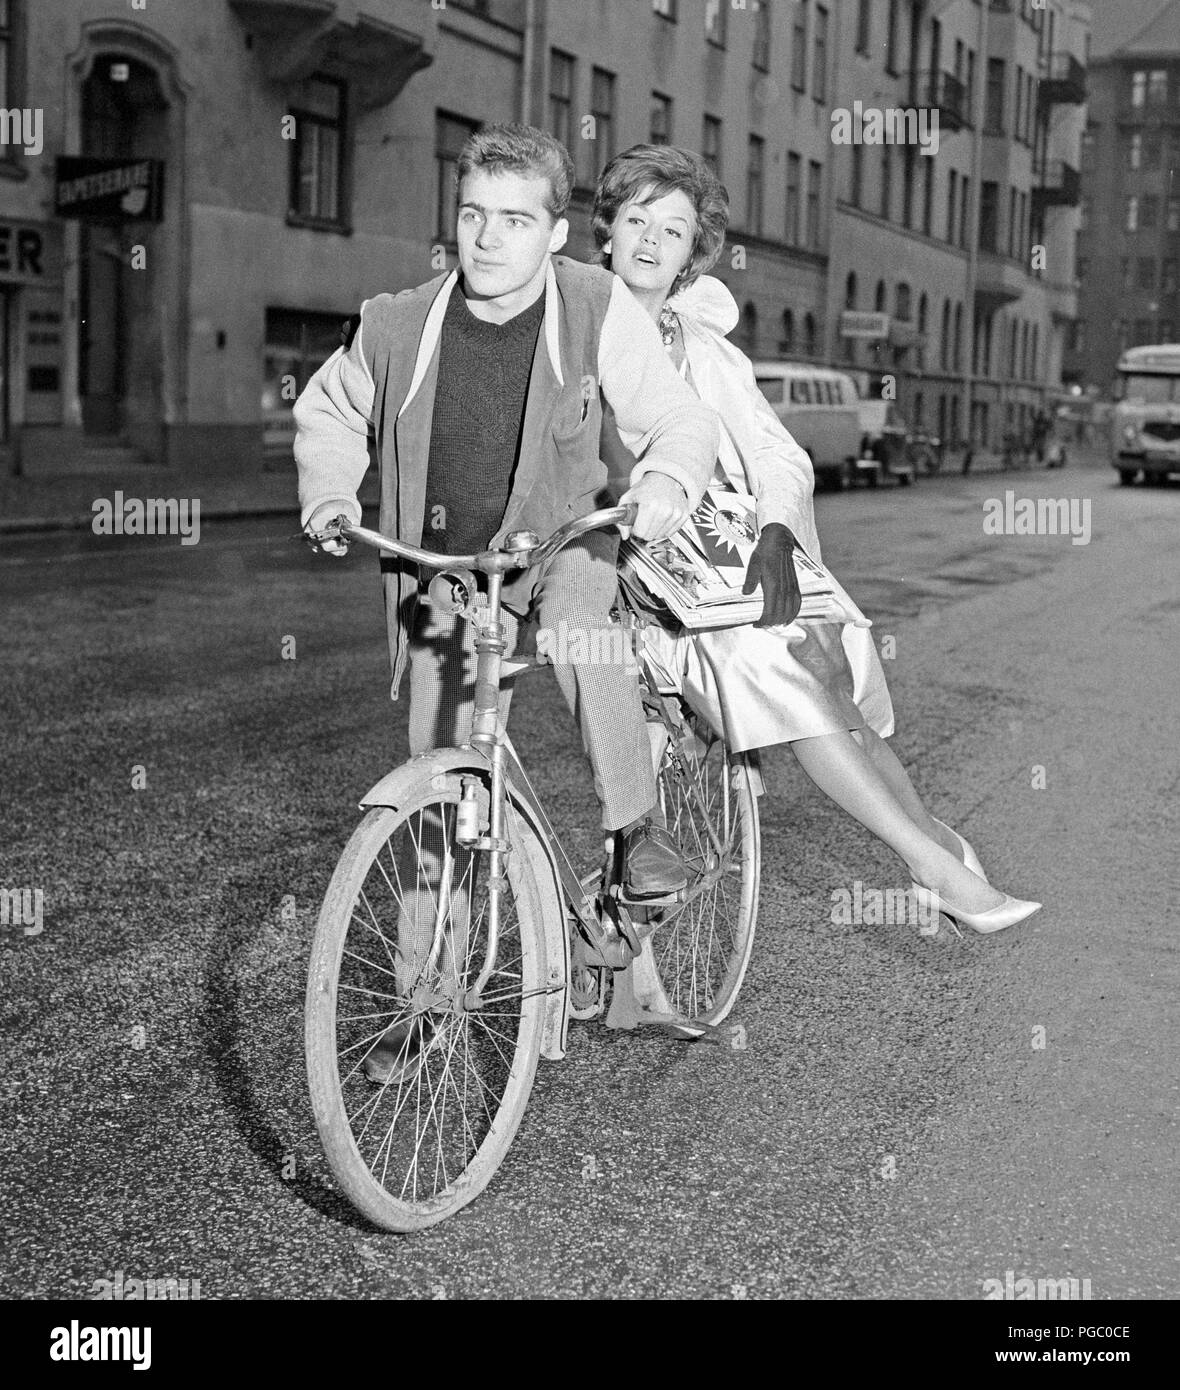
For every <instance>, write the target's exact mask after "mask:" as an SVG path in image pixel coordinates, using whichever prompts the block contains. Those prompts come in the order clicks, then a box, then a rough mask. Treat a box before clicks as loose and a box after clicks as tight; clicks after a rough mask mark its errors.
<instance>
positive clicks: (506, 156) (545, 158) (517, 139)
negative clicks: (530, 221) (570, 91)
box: [455, 122, 574, 222]
mask: <svg viewBox="0 0 1180 1390" xmlns="http://www.w3.org/2000/svg"><path fill="white" fill-rule="evenodd" d="M473 169H486V170H487V171H488V172H489V173H492V174H499V173H513V174H524V175H525V176H526V177H527V178H534V179H545V180H546V181H547V182H548V184H549V194H548V197H546V199H545V208H546V211H547V212H548V213H549V215H550V217H552V218H553V220H554V222H556V221H558V219H559V218H562V217H564V216H565V214H566V211H567V210H568V208H569V205H570V194H571V193H572V191H573V187H574V161H573V160H572V159H571V158H570V155H569V151H568V150H567V149H566V147H565V146H564V145H563V144H562V143H561V141H560V140H555V139H554V138H553V136H552V135H550V134H549V132H548V131H546V130H538V129H537V127H536V126H532V125H519V124H517V123H515V122H511V123H509V122H505V123H503V124H500V125H487V126H484V127H483V129H482V130H477V131H476V132H475V134H474V135H472V136H471V137H470V139H469V140H468V141H467V143H466V144H465V145H464V146H463V148H462V150H461V151H460V152H459V164H458V167H457V169H456V171H455V187H456V190H458V189H460V188H461V187H462V186H463V180H464V179H465V178H466V177H467V175H468V174H470V173H471V172H472V170H473Z"/></svg>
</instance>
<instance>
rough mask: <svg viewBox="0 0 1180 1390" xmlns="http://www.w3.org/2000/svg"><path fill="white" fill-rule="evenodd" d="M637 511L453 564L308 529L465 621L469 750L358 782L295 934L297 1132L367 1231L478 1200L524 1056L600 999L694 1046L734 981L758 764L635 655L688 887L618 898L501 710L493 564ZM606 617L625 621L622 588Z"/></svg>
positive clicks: (530, 1074)
mask: <svg viewBox="0 0 1180 1390" xmlns="http://www.w3.org/2000/svg"><path fill="white" fill-rule="evenodd" d="M634 515H635V507H634V505H631V506H626V507H613V508H608V509H605V510H601V511H597V512H593V513H591V514H590V515H589V516H586V517H583V518H581V519H580V520H576V521H572V522H569V523H567V524H566V525H564V526H562V527H560V528H559V529H558V530H557V531H556V532H554V534H553V535H552V536H551V537H549V539H548V540H547V541H545V542H544V543H543V544H542V543H540V541H539V539H538V537H537V536H536V535H535V534H534V533H532V532H515V533H513V534H512V535H510V536H508V537H507V538H506V540H505V546H504V549H502V550H486V551H483V552H481V553H479V554H478V555H467V556H454V555H440V554H435V553H433V552H430V551H427V550H423V549H421V548H420V547H418V546H412V545H407V544H404V543H402V542H400V541H396V540H394V539H392V538H390V537H387V536H383V535H381V534H380V533H379V532H376V531H370V530H368V529H366V528H364V527H361V526H358V525H355V524H353V523H352V522H350V521H349V520H348V519H347V518H345V517H338V518H336V519H335V520H334V521H333V522H332V523H330V524H329V526H328V527H326V528H325V529H324V530H323V531H320V532H318V533H316V534H315V535H313V536H311V537H310V538H309V539H311V540H312V541H313V543H316V542H323V541H325V540H329V539H338V540H342V541H344V542H345V543H346V544H347V543H349V542H350V541H352V540H358V541H362V542H364V543H366V544H368V545H371V546H374V547H376V548H377V549H379V550H381V551H382V552H383V553H385V554H390V555H395V556H399V557H401V558H402V559H403V560H406V561H410V562H413V563H416V564H418V565H419V566H420V567H427V568H433V569H437V570H438V571H439V573H438V575H436V576H435V578H434V580H433V581H432V583H431V586H430V594H431V597H432V600H433V601H434V602H436V603H439V604H440V605H441V606H442V608H443V611H445V612H449V613H454V614H461V615H462V617H463V620H464V621H467V622H471V623H474V625H475V630H476V638H475V650H476V653H477V674H476V686H475V689H476V695H475V708H474V714H473V716H472V722H471V732H470V735H469V737H468V740H467V741H466V742H465V743H463V744H462V745H460V746H458V747H452V748H443V749H435V750H434V751H432V752H428V753H425V754H422V755H420V756H418V757H415V758H411V759H410V760H409V761H408V762H407V763H405V764H403V765H402V766H401V767H400V768H398V769H396V770H395V771H393V772H391V773H389V774H388V775H387V776H385V777H383V778H381V780H380V781H378V782H377V784H376V785H375V786H374V787H372V788H371V789H370V790H369V791H368V792H367V793H366V794H365V796H364V797H363V798H362V801H361V808H362V809H363V810H364V811H365V815H364V817H363V819H362V820H361V822H360V824H359V825H358V826H357V828H356V830H355V831H354V832H353V835H352V837H351V839H350V840H349V841H348V844H347V845H346V846H345V849H344V851H343V854H342V855H341V857H340V861H339V863H338V864H337V866H336V869H335V872H334V873H333V875H332V879H331V881H330V883H329V885H328V889H327V892H326V894H325V897H324V902H323V906H322V908H321V911H320V914H319V920H318V923H317V926H316V931H315V937H314V940H313V943H312V951H311V962H310V966H309V971H308V983H307V996H306V1009H305V1043H306V1052H307V1068H308V1082H309V1087H310V1091H311V1099H312V1107H313V1109H314V1111H315V1118H316V1125H317V1128H318V1131H319V1134H320V1139H321V1142H322V1144H323V1147H324V1152H325V1154H326V1156H327V1159H328V1162H329V1164H330V1166H331V1168H332V1171H333V1173H334V1174H335V1176H336V1179H337V1181H338V1182H339V1183H340V1185H341V1187H342V1188H343V1189H344V1191H345V1193H346V1195H347V1196H348V1198H349V1199H350V1200H351V1202H352V1203H353V1204H354V1205H355V1206H356V1207H357V1208H358V1209H359V1210H360V1211H361V1212H363V1213H364V1214H365V1215H366V1216H367V1217H369V1219H370V1220H372V1221H374V1222H375V1223H376V1224H377V1225H379V1226H382V1227H384V1228H385V1229H388V1230H392V1231H402V1232H405V1231H412V1230H418V1229H421V1228H424V1227H427V1226H431V1225H434V1224H436V1223H437V1222H439V1221H442V1220H445V1219H446V1218H447V1217H449V1216H451V1215H453V1214H454V1213H455V1212H457V1211H459V1210H460V1209H461V1208H462V1207H464V1206H466V1205H467V1203H469V1202H470V1201H472V1200H473V1199H474V1198H475V1197H476V1196H478V1195H479V1193H480V1192H481V1191H483V1189H484V1188H485V1187H486V1185H487V1184H488V1182H489V1181H490V1180H491V1178H492V1177H493V1175H494V1174H495V1172H496V1170H497V1168H498V1167H499V1165H500V1163H501V1161H502V1160H503V1158H504V1156H505V1154H506V1153H507V1151H508V1148H509V1146H510V1144H511V1142H512V1139H513V1137H514V1135H515V1133H516V1130H517V1127H518V1126H519V1124H520V1121H521V1118H522V1116H523V1114H524V1111H525V1107H526V1105H527V1103H528V1098H529V1093H530V1091H531V1088H532V1084H533V1080H534V1077H535V1074H536V1070H537V1066H538V1062H539V1059H540V1058H541V1057H544V1058H546V1059H547V1060H550V1061H557V1060H560V1059H561V1058H562V1057H563V1056H564V1055H565V1050H566V1040H567V1033H568V1027H569V1022H570V1019H571V1018H578V1019H594V1018H602V1017H603V1016H604V1015H606V1014H607V996H608V993H609V994H610V995H611V1003H610V1015H609V1016H608V1017H607V1022H608V1024H610V1023H612V1022H613V1023H614V1024H615V1026H622V1027H628V1026H634V1025H635V1023H636V1022H637V1021H640V1020H641V1019H642V1018H643V1017H650V1018H654V1019H657V1020H659V1019H664V1020H666V1021H667V1023H668V1024H669V1026H670V1027H671V1028H672V1030H673V1031H678V1032H679V1034H680V1035H681V1036H693V1035H695V1034H697V1033H704V1032H708V1031H710V1030H715V1029H716V1027H717V1025H718V1024H719V1023H721V1022H722V1020H724V1019H725V1018H726V1016H727V1015H728V1014H729V1012H730V1010H731V1009H732V1008H733V1005H734V1003H735V1001H736V999H737V995H738V991H739V990H740V988H741V985H742V980H743V978H744V976H745V973H746V968H747V966H748V964H749V960H750V952H751V949H752V946H753V940H754V928H755V923H756V920H757V912H758V882H759V868H760V840H759V824H758V800H757V798H758V795H759V794H760V793H761V790H762V786H761V780H760V777H759V774H758V769H757V764H756V762H755V761H754V759H753V758H752V757H751V756H749V755H746V754H732V753H730V752H729V751H728V750H727V749H726V747H725V745H724V742H723V740H722V739H721V738H720V737H719V736H718V735H717V734H716V733H714V732H713V731H712V730H711V729H710V728H709V727H708V725H707V724H705V723H704V722H703V721H702V720H701V719H699V718H698V717H697V716H696V715H695V714H694V713H693V712H692V710H691V709H690V708H689V707H688V705H687V704H686V703H685V702H684V700H683V699H682V698H681V697H680V696H679V695H678V694H676V693H674V692H671V691H669V690H667V689H664V688H661V685H660V682H659V679H658V677H657V674H656V671H655V669H654V668H653V666H652V663H651V662H650V661H649V659H648V657H647V655H646V653H644V652H642V651H641V652H640V653H639V656H638V662H639V670H640V687H641V693H642V698H643V701H644V708H645V711H646V713H647V719H648V724H647V727H648V732H649V737H650V741H651V747H652V757H653V766H654V767H655V768H656V772H657V786H658V793H659V802H660V807H661V809H662V811H663V812H664V815H665V818H666V821H667V825H668V829H669V832H670V833H671V834H672V836H673V839H674V840H675V842H676V843H677V846H678V848H679V849H680V851H681V854H682V855H683V857H684V860H685V863H686V867H687V871H688V872H687V877H688V885H687V887H686V888H685V889H683V890H681V891H680V892H679V893H676V894H673V895H671V896H669V897H667V898H661V899H654V900H653V899H643V900H632V899H628V897H627V896H626V894H625V892H624V891H623V888H622V886H621V885H619V884H616V883H606V882H604V881H603V875H602V873H601V870H596V871H591V872H587V873H579V871H578V870H577V868H576V867H575V866H574V864H573V863H572V862H571V860H570V858H569V856H568V855H567V854H566V852H565V849H564V848H563V846H562V844H561V841H560V839H559V837H558V835H557V833H556V832H555V830H554V828H553V826H552V824H551V822H550V820H549V818H548V816H547V814H546V812H545V810H544V807H543V806H542V804H541V800H540V797H539V796H538V794H537V792H536V789H535V788H534V787H533V785H532V783H531V782H530V781H529V778H528V776H527V774H526V773H525V770H524V768H523V767H522V766H521V763H520V761H519V759H518V757H517V755H516V751H515V749H514V748H513V746H512V743H511V740H510V739H509V737H508V734H507V730H506V728H505V727H504V726H503V724H502V723H501V720H500V717H499V707H500V698H499V697H500V691H501V685H502V683H503V682H504V681H506V680H509V679H515V678H516V677H518V676H519V675H521V674H523V673H525V672H526V671H528V670H531V669H537V668H539V666H540V665H541V664H542V663H541V661H540V660H539V659H534V658H531V657H527V656H525V657H512V658H507V657H506V656H505V649H506V636H505V627H504V623H503V621H502V617H501V606H500V605H501V590H502V585H503V580H504V575H505V574H507V573H509V572H510V571H512V570H515V569H520V568H526V567H528V566H531V565H540V564H544V563H545V562H546V561H547V560H548V559H549V558H551V557H552V556H553V555H554V554H556V553H557V551H558V550H559V549H560V548H561V547H562V546H563V545H566V544H568V543H569V542H570V541H572V540H575V539H576V538H577V537H578V536H580V535H583V534H584V533H585V532H587V531H589V530H591V529H593V528H595V527H597V526H606V525H611V524H615V523H623V524H628V523H630V522H632V521H633V520H634ZM477 574H478V575H481V576H483V578H484V580H485V587H486V592H481V591H480V589H479V585H478V581H477V579H476V575H477ZM619 618H620V622H621V623H622V624H623V626H624V627H627V626H628V625H633V626H634V627H635V628H636V629H638V630H639V632H640V633H641V632H642V626H643V615H642V613H641V612H640V611H639V609H638V608H637V607H636V606H635V605H634V604H633V603H630V602H628V601H627V599H626V598H625V596H623V597H621V598H620V609H619ZM608 986H613V987H612V988H609V989H608ZM390 1038H395V1039H396V1040H397V1041H396V1046H397V1055H396V1065H395V1066H394V1068H393V1069H392V1070H391V1071H390V1072H389V1074H388V1076H387V1077H386V1078H385V1080H384V1081H382V1082H380V1083H379V1084H377V1085H374V1082H373V1081H372V1080H370V1079H368V1078H367V1076H366V1074H365V1061H366V1058H369V1057H370V1056H371V1054H372V1053H373V1050H374V1048H376V1046H377V1044H378V1042H381V1041H382V1040H386V1041H385V1045H386V1047H388V1046H389V1045H390V1044H389V1039H390Z"/></svg>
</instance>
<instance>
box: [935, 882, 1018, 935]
mask: <svg viewBox="0 0 1180 1390" xmlns="http://www.w3.org/2000/svg"><path fill="white" fill-rule="evenodd" d="M913 889H914V894H915V896H916V899H917V903H918V907H919V909H920V910H921V911H923V912H925V913H927V914H928V915H929V917H930V919H931V920H933V918H934V914H935V913H936V912H941V913H943V914H945V915H946V916H947V917H949V918H950V919H951V920H952V921H953V922H961V923H962V925H963V926H965V927H970V928H971V930H972V931H977V932H979V933H980V934H981V935H986V934H987V933H988V932H994V931H1002V930H1003V929H1004V928H1005V927H1014V926H1015V925H1016V923H1017V922H1023V921H1024V919H1025V918H1026V917H1031V916H1032V915H1033V913H1034V912H1039V911H1040V910H1041V904H1040V903H1034V902H1032V901H1031V900H1029V901H1026V900H1025V899H1023V898H1013V897H1011V896H1010V895H1009V894H1007V893H1005V894H1004V901H1003V902H1002V903H997V904H996V906H995V907H989V908H988V910H987V911H986V912H966V911H965V910H964V909H963V908H961V907H954V906H952V904H950V903H948V902H947V900H946V899H945V898H944V897H943V896H942V895H941V894H940V893H936V892H935V891H934V889H932V888H923V887H922V885H921V884H920V883H914V884H913Z"/></svg>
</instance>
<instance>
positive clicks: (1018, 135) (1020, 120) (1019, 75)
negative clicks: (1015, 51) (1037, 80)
mask: <svg viewBox="0 0 1180 1390" xmlns="http://www.w3.org/2000/svg"><path fill="white" fill-rule="evenodd" d="M1012 85H1013V86H1014V87H1015V88H1016V90H1015V92H1014V93H1013V96H1014V98H1015V101H1016V110H1015V111H1014V112H1013V115H1012V136H1013V139H1015V140H1020V139H1022V138H1023V134H1024V69H1023V68H1022V67H1019V66H1018V67H1017V69H1016V81H1015V82H1014V83H1013V84H1012Z"/></svg>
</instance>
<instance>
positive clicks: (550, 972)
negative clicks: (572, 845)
mask: <svg viewBox="0 0 1180 1390" xmlns="http://www.w3.org/2000/svg"><path fill="white" fill-rule="evenodd" d="M515 761H516V760H515V758H514V757H513V756H512V755H511V753H510V755H509V758H508V759H507V762H508V766H507V768H506V769H505V773H506V782H507V787H508V800H509V803H510V804H511V805H512V806H513V807H514V808H515V810H516V812H517V813H518V814H519V815H522V816H523V817H524V819H525V820H527V821H528V823H529V826H530V828H531V829H532V830H533V831H534V833H535V836H536V839H535V843H536V845H538V846H539V847H540V848H541V850H542V851H543V853H544V858H545V863H544V866H542V865H540V864H536V863H534V864H533V870H534V873H535V874H537V875H540V874H541V873H544V872H545V871H547V872H548V874H549V875H550V877H551V881H552V882H551V886H552V891H551V892H549V891H546V890H547V888H548V887H549V885H547V884H544V883H542V884H541V885H540V888H541V891H542V897H543V898H544V899H545V900H546V901H548V902H549V903H550V906H551V909H552V910H550V911H547V912H545V911H543V912H542V913H541V928H542V931H543V932H544V935H545V972H546V978H547V980H548V983H549V987H550V989H551V990H552V992H551V993H550V994H549V995H548V999H547V1001H546V1006H545V1026H544V1029H543V1031H542V1036H541V1055H542V1056H543V1057H545V1058H546V1059H547V1060H548V1061H553V1062H559V1061H560V1060H561V1059H562V1058H563V1057H564V1056H565V1043H566V1030H567V1027H568V1024H569V1015H568V1009H567V1004H568V998H569V976H570V960H569V937H568V935H567V933H566V927H565V908H564V901H563V897H562V888H561V883H562V879H561V871H560V869H559V867H558V864H557V860H556V858H555V856H554V853H553V848H552V845H551V843H550V838H549V837H550V835H551V833H552V830H551V827H550V825H549V821H548V818H547V817H546V815H545V812H544V811H543V810H542V808H541V806H540V805H539V803H538V802H537V799H536V797H535V796H534V795H533V791H532V788H531V787H529V786H528V785H527V784H525V782H524V781H523V779H522V778H520V777H514V776H513V775H512V771H513V766H514V764H515ZM463 772H476V773H479V774H480V775H481V776H484V777H489V776H490V775H491V764H490V763H489V762H488V759H487V758H486V757H485V756H484V754H483V753H482V752H480V751H478V750H477V749H475V748H436V749H433V750H432V751H431V752H429V753H420V754H419V755H418V756H417V757H416V758H411V759H410V761H409V762H407V763H403V764H402V766H401V767H399V768H395V769H394V770H393V771H392V772H389V773H387V774H386V775H385V776H384V777H382V778H381V780H380V781H379V782H377V783H375V784H374V785H373V786H372V787H370V788H369V790H368V791H367V792H366V793H365V795H364V796H363V797H362V798H361V801H360V806H361V809H362V810H368V809H369V808H370V807H373V806H391V807H394V808H396V807H398V806H400V805H402V804H403V803H404V802H406V801H409V800H410V799H411V798H412V797H413V795H414V794H415V793H417V792H419V791H420V790H421V787H422V783H423V782H424V781H426V782H428V783H429V784H430V785H431V787H432V788H433V789H434V790H439V791H441V790H442V789H443V788H444V787H445V785H446V783H447V781H448V780H449V779H450V778H452V777H454V776H455V775H456V774H458V773H463ZM554 905H555V906H554Z"/></svg>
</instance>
